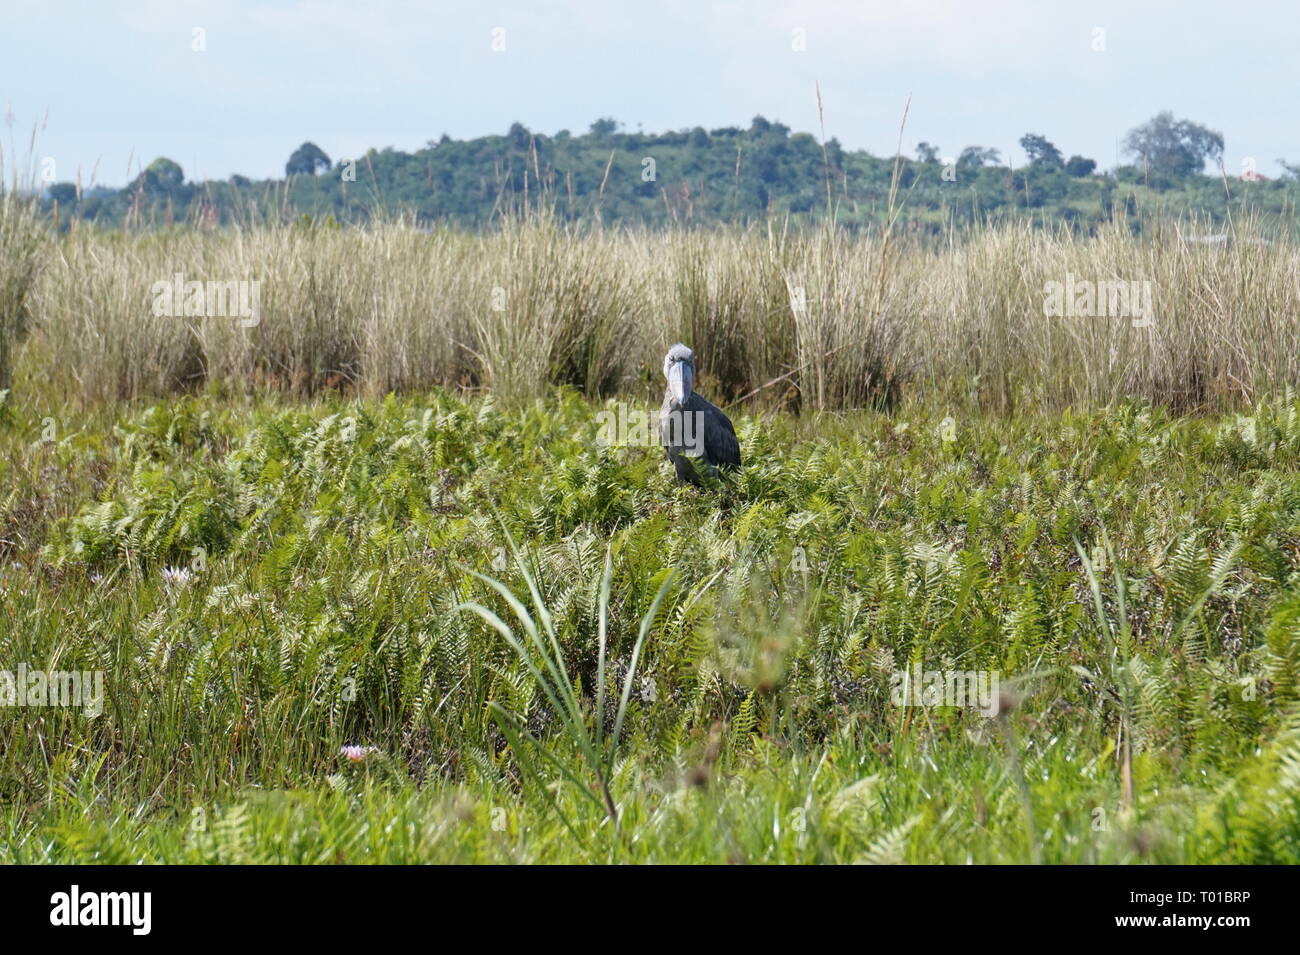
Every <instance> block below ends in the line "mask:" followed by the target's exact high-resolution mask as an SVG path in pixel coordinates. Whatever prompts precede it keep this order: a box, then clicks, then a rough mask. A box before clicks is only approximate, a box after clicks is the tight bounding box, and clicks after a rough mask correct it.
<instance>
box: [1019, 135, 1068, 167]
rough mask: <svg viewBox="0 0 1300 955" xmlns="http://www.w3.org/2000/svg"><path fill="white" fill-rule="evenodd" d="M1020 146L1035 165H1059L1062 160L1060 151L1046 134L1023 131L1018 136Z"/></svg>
mask: <svg viewBox="0 0 1300 955" xmlns="http://www.w3.org/2000/svg"><path fill="white" fill-rule="evenodd" d="M1020 148H1021V149H1023V150H1024V151H1025V155H1027V156H1028V157H1029V161H1030V163H1032V164H1033V165H1035V166H1059V165H1061V162H1062V157H1061V151H1060V150H1059V149H1057V148H1056V146H1055V145H1053V144H1052V143H1051V142H1050V141H1049V140H1048V139H1047V137H1046V136H1039V135H1038V134H1037V133H1025V135H1023V136H1021V137H1020Z"/></svg>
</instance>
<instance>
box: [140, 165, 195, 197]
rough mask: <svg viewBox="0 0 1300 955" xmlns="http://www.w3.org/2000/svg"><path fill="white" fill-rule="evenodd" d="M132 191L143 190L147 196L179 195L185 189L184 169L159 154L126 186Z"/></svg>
mask: <svg viewBox="0 0 1300 955" xmlns="http://www.w3.org/2000/svg"><path fill="white" fill-rule="evenodd" d="M128 188H129V189H130V190H131V191H132V192H135V191H137V190H143V191H144V193H145V195H149V196H172V197H173V198H176V197H179V196H180V195H181V193H182V192H183V191H184V189H185V171H184V170H183V169H181V167H180V165H179V164H178V163H175V162H173V161H172V160H170V159H168V158H166V157H165V156H159V157H158V158H157V159H155V160H154V161H153V162H151V163H150V164H149V165H148V166H146V167H145V170H144V172H142V173H140V175H138V176H136V177H135V179H134V180H133V181H132V182H131V184H130V186H129V187H128Z"/></svg>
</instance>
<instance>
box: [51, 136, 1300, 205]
mask: <svg viewBox="0 0 1300 955" xmlns="http://www.w3.org/2000/svg"><path fill="white" fill-rule="evenodd" d="M1125 143H1126V147H1127V155H1128V156H1129V158H1130V159H1132V163H1131V164H1129V165H1122V166H1119V167H1117V168H1114V169H1111V170H1109V171H1105V172H1103V171H1100V170H1099V169H1098V168H1097V164H1096V163H1095V162H1094V161H1093V160H1092V159H1089V158H1087V157H1083V156H1070V157H1069V158H1068V159H1067V158H1066V157H1065V156H1063V155H1062V153H1061V152H1060V151H1059V150H1058V149H1057V148H1056V146H1055V145H1054V144H1053V143H1052V142H1051V141H1049V140H1048V139H1047V138H1046V137H1044V136H1042V135H1038V134H1026V136H1025V137H1024V138H1022V139H1021V145H1022V147H1024V149H1025V151H1026V153H1027V155H1029V156H1030V158H1031V161H1030V162H1029V163H1028V164H1026V165H1024V166H1022V167H1018V168H1015V167H1012V166H1010V165H1007V164H1003V162H1002V157H1001V156H1000V155H999V154H998V151H997V150H993V149H987V148H983V147H980V146H967V147H964V148H962V149H954V150H951V151H949V150H945V149H941V148H940V147H938V146H934V145H931V144H929V143H920V144H918V145H917V146H916V147H915V149H914V150H913V151H912V152H911V154H910V155H908V156H907V157H904V158H903V159H902V160H901V162H900V164H899V180H898V192H897V203H898V205H899V206H901V210H902V211H901V218H902V220H903V221H905V222H907V223H909V224H911V226H912V227H913V228H916V229H919V230H923V231H939V230H942V229H943V228H944V227H945V226H946V225H947V224H949V223H957V224H969V223H974V222H986V221H998V220H1006V219H1011V218H1023V217H1026V216H1028V217H1031V218H1033V219H1034V220H1036V221H1039V222H1042V223H1044V224H1048V225H1052V224H1066V225H1069V226H1071V227H1074V228H1078V229H1082V230H1085V231H1090V230H1092V229H1094V228H1096V227H1097V226H1098V225H1099V224H1101V223H1105V222H1108V221H1111V220H1112V219H1113V218H1115V217H1117V216H1120V215H1124V216H1126V217H1127V218H1128V219H1129V220H1130V222H1134V223H1138V222H1140V221H1141V220H1142V219H1143V218H1144V217H1148V216H1151V215H1156V214H1159V215H1162V216H1163V215H1187V214H1193V215H1198V216H1204V217H1206V218H1209V219H1213V220H1216V221H1219V220H1223V219H1225V218H1226V214H1227V212H1228V211H1229V210H1231V212H1232V213H1233V214H1234V215H1236V214H1238V212H1239V211H1240V212H1243V213H1244V212H1246V211H1248V210H1252V211H1255V212H1258V213H1260V214H1262V215H1265V216H1284V217H1289V218H1288V219H1287V221H1290V220H1291V219H1294V208H1295V206H1294V203H1295V199H1296V197H1297V192H1300V179H1297V168H1296V167H1290V166H1287V167H1285V168H1286V169H1287V170H1288V172H1287V174H1286V175H1284V176H1282V177H1279V178H1275V179H1266V178H1264V177H1262V176H1256V175H1254V174H1253V161H1244V162H1242V163H1241V166H1242V168H1236V167H1235V166H1233V167H1228V168H1227V170H1226V172H1225V171H1223V167H1221V166H1220V162H1225V164H1226V160H1224V159H1223V138H1222V136H1220V135H1219V134H1217V133H1214V132H1213V131H1211V130H1207V129H1205V128H1204V127H1200V126H1198V125H1196V124H1194V123H1191V122H1189V121H1186V120H1178V121H1175V120H1173V118H1172V117H1171V116H1170V115H1169V114H1167V113H1166V114H1161V115H1160V116H1157V117H1155V118H1154V119H1152V120H1151V121H1150V122H1149V123H1147V124H1144V125H1143V126H1141V127H1138V128H1137V129H1135V130H1132V131H1130V132H1129V134H1128V138H1127V139H1126V140H1125ZM949 152H951V153H952V156H949ZM894 167H895V162H894V159H893V158H892V157H875V156H872V155H869V154H868V153H866V152H855V151H849V150H845V149H844V148H842V147H841V145H840V144H839V142H837V141H836V140H835V139H831V140H829V141H827V142H826V143H825V145H824V146H823V144H822V143H821V142H820V140H819V139H818V138H817V137H815V136H814V135H812V134H809V133H806V132H792V131H791V130H790V128H789V127H787V126H784V125H782V124H780V123H777V122H771V121H768V120H766V119H764V118H763V117H761V116H760V117H755V119H754V120H753V122H752V123H751V124H750V125H749V126H748V128H739V127H727V128H722V129H713V130H705V129H702V128H700V127H696V128H695V129H691V130H683V131H679V132H668V133H657V134H649V133H644V134H643V133H639V132H626V131H622V130H620V128H619V126H618V124H617V123H616V122H615V121H613V120H610V119H602V120H598V121H597V122H595V123H593V124H592V126H591V128H590V129H589V130H588V131H587V132H586V133H584V134H581V135H572V134H571V133H569V132H568V131H561V132H559V133H557V134H555V135H554V136H547V135H543V134H540V133H533V132H531V131H530V130H528V129H527V128H525V127H524V126H522V125H520V124H518V123H516V124H514V125H513V126H511V128H510V129H509V130H508V131H507V132H506V133H505V135H501V136H483V137H479V138H477V139H469V140H455V139H451V138H450V137H448V136H446V135H444V136H443V137H442V138H441V139H439V140H437V141H430V142H429V143H428V144H427V146H426V147H425V148H424V149H420V150H417V151H415V152H412V153H406V152H400V151H397V150H393V149H382V150H373V149H372V150H371V151H369V152H368V153H366V154H365V155H363V156H359V157H336V158H333V159H331V158H330V157H329V156H328V155H327V154H326V153H325V152H324V151H323V150H321V149H320V148H319V147H318V146H316V145H314V144H313V143H310V142H308V143H304V144H303V145H302V146H301V147H299V149H297V150H296V151H295V152H294V153H293V154H292V155H291V156H290V157H288V161H287V162H286V166H285V177H284V178H283V179H276V180H263V181H252V180H249V179H248V178H246V177H243V176H233V177H231V178H230V179H229V180H220V181H205V182H187V181H186V180H185V176H184V172H183V170H182V169H181V167H180V166H179V165H177V164H176V163H175V162H173V161H171V160H169V159H165V158H160V159H157V160H155V161H154V162H153V163H152V164H150V165H149V167H148V168H146V169H144V170H143V171H142V172H141V173H140V175H139V176H137V177H136V178H135V179H134V180H133V181H132V182H131V183H130V184H128V185H127V186H126V187H124V188H123V189H120V190H108V189H103V188H100V189H95V190H93V191H91V192H89V193H86V194H81V193H80V192H79V190H78V189H77V187H76V186H75V185H74V184H72V183H56V184H53V185H51V186H50V187H49V188H48V189H47V190H46V191H45V205H46V208H47V210H48V211H49V213H50V215H52V216H55V217H57V219H58V221H59V223H60V226H61V227H63V228H67V227H68V224H69V222H70V221H71V220H72V219H74V218H80V219H84V220H93V221H95V222H96V223H99V224H102V225H105V226H110V227H111V226H119V225H123V224H128V225H132V226H140V227H148V226H158V225H166V224H171V223H184V222H191V223H201V224H209V225H215V224H218V223H223V224H224V223H229V222H232V221H258V220H260V219H264V218H265V217H267V216H274V217H281V218H282V217H285V216H288V217H293V218H298V217H301V216H302V215H309V216H312V217H313V218H321V217H330V216H332V217H334V219H336V220H338V221H341V222H358V221H365V220H366V219H368V218H370V217H372V216H375V215H377V214H406V215H411V216H414V217H415V218H416V219H417V220H418V221H419V222H420V223H421V224H424V225H433V224H437V223H445V224H448V225H452V226H455V227H461V228H479V227H483V226H485V225H487V224H489V223H491V222H492V221H493V220H494V219H497V218H498V217H501V216H503V215H518V214H522V213H526V212H528V213H531V212H535V211H537V210H539V209H549V210H552V211H553V212H554V213H555V214H556V215H558V216H559V217H561V218H563V219H566V220H592V219H596V218H598V219H599V220H600V221H602V222H605V223H625V224H637V225H647V226H651V227H662V226H665V225H679V226H698V225H712V224H719V223H740V224H746V223H753V222H761V221H766V220H768V219H770V218H775V219H777V220H785V219H786V218H787V217H789V218H791V219H793V220H795V221H805V222H806V221H813V220H820V219H823V218H825V216H826V215H828V210H831V211H832V212H833V214H834V216H835V218H836V221H838V222H840V223H843V224H844V225H846V226H849V227H851V228H853V227H861V226H864V225H867V224H870V223H879V222H882V221H883V220H884V218H885V216H886V210H887V208H888V204H889V194H890V187H891V181H892V178H893V174H894Z"/></svg>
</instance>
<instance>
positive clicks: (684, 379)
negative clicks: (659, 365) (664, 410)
mask: <svg viewBox="0 0 1300 955" xmlns="http://www.w3.org/2000/svg"><path fill="white" fill-rule="evenodd" d="M664 377H665V378H667V379H668V395H669V397H670V398H671V399H672V401H673V404H675V405H677V406H678V407H680V406H681V405H683V404H685V402H686V399H687V398H689V397H690V396H691V388H692V387H694V385H695V352H693V351H691V350H690V349H689V348H687V347H686V346H685V345H682V344H677V345H674V346H673V347H672V348H670V349H668V354H667V355H665V356H664Z"/></svg>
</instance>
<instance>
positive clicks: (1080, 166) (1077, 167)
mask: <svg viewBox="0 0 1300 955" xmlns="http://www.w3.org/2000/svg"><path fill="white" fill-rule="evenodd" d="M1096 168H1097V161H1096V160H1095V159H1084V158H1083V157H1082V156H1071V157H1070V158H1069V159H1067V160H1066V162H1065V171H1066V172H1068V173H1069V174H1070V175H1071V176H1074V177H1075V178H1076V179H1078V178H1082V177H1083V176H1090V175H1092V171H1093V170H1094V169H1096Z"/></svg>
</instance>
